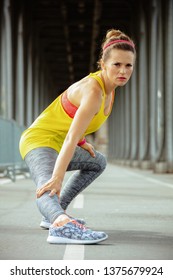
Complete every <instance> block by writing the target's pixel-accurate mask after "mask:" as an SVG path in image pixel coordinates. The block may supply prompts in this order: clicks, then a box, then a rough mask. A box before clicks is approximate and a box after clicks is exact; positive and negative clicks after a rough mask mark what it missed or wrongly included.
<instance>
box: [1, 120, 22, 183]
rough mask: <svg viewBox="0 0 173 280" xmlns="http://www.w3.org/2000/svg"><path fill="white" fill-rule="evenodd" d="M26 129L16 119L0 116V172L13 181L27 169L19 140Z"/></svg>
mask: <svg viewBox="0 0 173 280" xmlns="http://www.w3.org/2000/svg"><path fill="white" fill-rule="evenodd" d="M24 129H25V127H23V126H20V125H18V124H17V123H16V122H15V121H14V120H7V119H4V118H2V117H0V174H1V177H9V178H10V179H11V180H12V181H15V179H16V175H17V174H21V173H23V174H25V172H26V171H27V167H26V165H25V163H24V161H23V160H22V158H21V156H20V153H19V140H20V136H21V134H22V132H23V130H24Z"/></svg>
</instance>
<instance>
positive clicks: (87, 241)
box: [47, 235, 108, 244]
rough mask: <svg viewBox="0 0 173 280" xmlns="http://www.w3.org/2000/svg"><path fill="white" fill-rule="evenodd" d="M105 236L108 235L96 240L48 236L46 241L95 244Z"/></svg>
mask: <svg viewBox="0 0 173 280" xmlns="http://www.w3.org/2000/svg"><path fill="white" fill-rule="evenodd" d="M107 238H108V235H106V236H105V237H103V238H100V239H96V240H78V239H70V238H64V237H55V236H48V238H47V242H48V243H50V244H96V243H99V242H102V241H104V240H106V239H107Z"/></svg>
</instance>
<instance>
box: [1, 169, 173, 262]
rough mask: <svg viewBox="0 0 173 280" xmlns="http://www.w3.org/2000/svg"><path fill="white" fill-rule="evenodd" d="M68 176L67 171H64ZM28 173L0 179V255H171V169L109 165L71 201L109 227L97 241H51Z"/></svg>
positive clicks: (92, 223) (99, 226) (73, 208)
mask: <svg viewBox="0 0 173 280" xmlns="http://www.w3.org/2000/svg"><path fill="white" fill-rule="evenodd" d="M68 176H69V174H68V175H67V176H66V179H67V177H68ZM34 199H35V187H34V185H33V183H32V181H31V180H30V179H20V180H17V181H16V183H12V182H9V183H8V182H4V181H3V179H0V225H1V226H0V259H1V260H3V259H4V260H9V259H10V260H17V259H20V260H22V259H23V260H28V259H33V260H44V259H45V260H46V259H52V260H56V259H58V260H65V259H68V260H69V259H79V260H82V259H85V260H101V259H102V260H103V259H106V260H134V259H136V260H173V175H172V174H169V175H168V174H167V175H166V174H162V175H160V174H159V175H158V174H153V173H152V172H151V171H141V170H138V169H131V168H128V167H120V166H114V165H108V167H107V169H106V171H105V172H104V173H103V174H102V176H100V178H98V179H97V180H96V181H95V182H94V183H93V184H92V185H91V186H90V187H89V188H88V189H86V190H85V191H84V192H83V193H82V194H81V195H79V196H78V197H77V198H76V199H75V200H74V202H73V203H72V204H71V205H70V207H69V213H70V214H71V215H73V216H75V217H83V218H84V219H85V220H86V221H87V225H88V226H89V227H91V228H92V229H95V230H101V231H105V232H107V233H108V235H109V238H108V239H107V240H106V241H104V242H102V243H100V244H97V245H87V246H83V245H78V246H77V245H67V246H66V245H50V244H48V243H47V242H46V239H47V235H48V231H47V230H43V229H41V228H40V227H39V223H40V220H41V216H40V214H39V212H38V210H37V208H36V205H35V201H34Z"/></svg>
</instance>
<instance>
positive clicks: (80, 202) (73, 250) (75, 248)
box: [63, 194, 85, 260]
mask: <svg viewBox="0 0 173 280" xmlns="http://www.w3.org/2000/svg"><path fill="white" fill-rule="evenodd" d="M83 207H84V195H83V194H79V195H78V196H77V197H76V198H75V200H74V204H73V208H75V209H81V208H83ZM84 255H85V247H84V245H73V244H72V245H70V244H69V245H66V248H65V253H64V257H63V260H83V259H84Z"/></svg>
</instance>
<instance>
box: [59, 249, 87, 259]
mask: <svg viewBox="0 0 173 280" xmlns="http://www.w3.org/2000/svg"><path fill="white" fill-rule="evenodd" d="M83 259H84V245H66V248H65V253H64V257H63V260H83Z"/></svg>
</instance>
